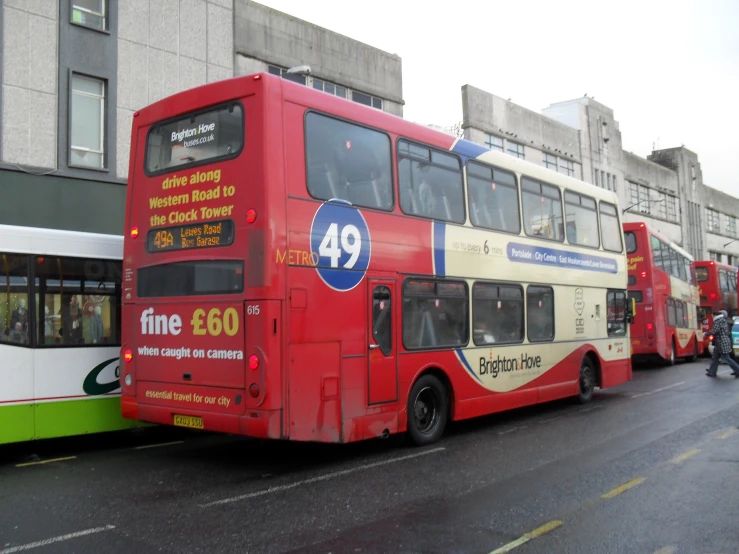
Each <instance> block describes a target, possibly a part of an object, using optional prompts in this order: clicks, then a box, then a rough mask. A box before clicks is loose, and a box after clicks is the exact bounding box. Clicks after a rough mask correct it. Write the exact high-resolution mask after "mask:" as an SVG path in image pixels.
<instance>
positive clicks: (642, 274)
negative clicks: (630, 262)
mask: <svg viewBox="0 0 739 554" xmlns="http://www.w3.org/2000/svg"><path fill="white" fill-rule="evenodd" d="M641 277H642V279H646V277H647V272H646V271H642V272H641Z"/></svg>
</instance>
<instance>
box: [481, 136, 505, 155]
mask: <svg viewBox="0 0 739 554" xmlns="http://www.w3.org/2000/svg"><path fill="white" fill-rule="evenodd" d="M485 146H487V147H488V148H489V149H490V150H497V151H498V152H503V151H504V150H503V139H502V138H500V137H496V136H495V135H487V138H486V140H485Z"/></svg>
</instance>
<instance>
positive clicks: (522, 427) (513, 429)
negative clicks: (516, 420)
mask: <svg viewBox="0 0 739 554" xmlns="http://www.w3.org/2000/svg"><path fill="white" fill-rule="evenodd" d="M528 428H529V426H528V425H518V426H516V427H511V428H510V429H508V430H506V431H498V434H499V435H507V434H508V433H513V432H514V431H520V430H521V429H528Z"/></svg>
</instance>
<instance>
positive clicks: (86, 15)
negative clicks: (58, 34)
mask: <svg viewBox="0 0 739 554" xmlns="http://www.w3.org/2000/svg"><path fill="white" fill-rule="evenodd" d="M72 23H77V24H78V25H84V26H85V27H92V28H93V29H99V30H101V31H104V30H105V29H106V28H107V21H106V18H105V0H72Z"/></svg>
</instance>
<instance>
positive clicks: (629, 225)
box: [623, 221, 693, 262]
mask: <svg viewBox="0 0 739 554" xmlns="http://www.w3.org/2000/svg"><path fill="white" fill-rule="evenodd" d="M623 227H624V232H626V231H637V230H639V229H646V230H647V231H648V232H649V233H650V234H652V235H654V236H655V237H657V238H658V239H659V240H661V241H662V242H664V243H665V244H667V245H669V246H670V247H671V248H672V249H673V250H675V252H677V253H678V254H680V255H681V256H683V257H684V258H687V259H688V260H690V261H691V262H693V256H691V255H690V254H688V252H687V251H686V250H683V249H682V247H681V246H679V245H677V244H675V243H674V242H672V241H671V240H670V239H668V238H667V237H666V236H664V235H662V234H660V232H659V231H657V229H655V228H654V227H652V226H651V225H649V224H647V223H644V222H643V221H628V222H625V223H624V224H623Z"/></svg>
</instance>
